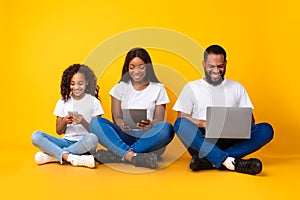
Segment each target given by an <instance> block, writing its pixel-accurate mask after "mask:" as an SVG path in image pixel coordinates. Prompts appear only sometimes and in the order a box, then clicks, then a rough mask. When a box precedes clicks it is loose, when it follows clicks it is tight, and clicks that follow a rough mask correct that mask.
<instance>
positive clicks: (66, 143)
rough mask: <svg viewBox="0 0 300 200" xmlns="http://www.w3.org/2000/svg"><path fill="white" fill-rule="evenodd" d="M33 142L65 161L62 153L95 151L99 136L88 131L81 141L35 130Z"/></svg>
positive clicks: (77, 153)
mask: <svg viewBox="0 0 300 200" xmlns="http://www.w3.org/2000/svg"><path fill="white" fill-rule="evenodd" d="M31 140H32V143H33V144H34V145H35V146H36V147H38V148H39V149H40V150H42V151H43V152H45V153H47V154H50V155H52V156H54V157H56V158H57V159H58V160H59V161H60V163H61V164H62V163H63V159H62V155H63V154H65V153H71V154H75V155H81V154H85V153H88V152H90V153H93V152H94V151H96V148H97V145H98V138H97V136H96V135H94V134H92V133H88V134H86V135H85V136H83V137H82V138H81V140H79V141H71V140H67V139H65V138H57V137H54V136H51V135H48V134H46V133H43V132H41V131H35V132H34V133H33V134H32V136H31Z"/></svg>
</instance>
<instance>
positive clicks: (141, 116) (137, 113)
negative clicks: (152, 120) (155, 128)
mask: <svg viewBox="0 0 300 200" xmlns="http://www.w3.org/2000/svg"><path fill="white" fill-rule="evenodd" d="M122 112H123V121H124V123H125V124H126V125H127V126H129V128H130V129H137V126H136V123H138V122H141V121H142V120H146V119H147V109H123V110H122Z"/></svg>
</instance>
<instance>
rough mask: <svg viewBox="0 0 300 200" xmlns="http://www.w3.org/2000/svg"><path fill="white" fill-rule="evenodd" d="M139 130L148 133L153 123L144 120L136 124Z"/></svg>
mask: <svg viewBox="0 0 300 200" xmlns="http://www.w3.org/2000/svg"><path fill="white" fill-rule="evenodd" d="M136 125H137V127H138V128H140V129H142V130H143V131H148V130H149V129H151V127H152V123H151V121H150V120H149V119H146V120H142V121H141V122H139V123H137V124H136Z"/></svg>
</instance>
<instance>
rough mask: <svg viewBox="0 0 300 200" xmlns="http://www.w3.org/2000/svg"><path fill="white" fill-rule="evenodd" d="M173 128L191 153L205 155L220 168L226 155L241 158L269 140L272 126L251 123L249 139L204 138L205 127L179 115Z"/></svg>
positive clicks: (271, 136)
mask: <svg viewBox="0 0 300 200" xmlns="http://www.w3.org/2000/svg"><path fill="white" fill-rule="evenodd" d="M174 130H175V132H176V134H177V136H178V137H179V139H180V140H181V142H182V143H183V144H184V145H185V147H186V148H187V149H188V150H189V153H190V154H191V155H194V154H199V157H205V158H206V159H207V160H209V161H210V162H211V163H212V164H213V165H214V166H215V167H216V168H220V167H221V165H222V163H223V162H224V161H225V160H226V158H227V157H229V156H230V157H234V158H242V157H244V156H246V155H248V154H250V153H252V152H255V151H256V150H258V149H260V148H261V147H262V146H264V145H265V144H267V143H268V142H270V141H271V140H272V138H273V134H274V132H273V128H272V126H271V125H270V124H268V123H260V124H255V125H252V127H251V138H250V139H206V138H205V129H203V128H198V127H197V126H196V125H195V124H194V123H192V122H191V121H190V120H188V119H186V118H184V117H181V118H178V119H177V120H176V121H175V124H174Z"/></svg>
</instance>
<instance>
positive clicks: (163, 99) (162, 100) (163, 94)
mask: <svg viewBox="0 0 300 200" xmlns="http://www.w3.org/2000/svg"><path fill="white" fill-rule="evenodd" d="M159 85H160V91H159V94H158V97H157V101H156V105H162V104H166V103H169V102H170V100H169V97H168V94H167V91H166V89H165V87H164V86H163V85H162V84H159Z"/></svg>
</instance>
